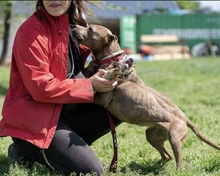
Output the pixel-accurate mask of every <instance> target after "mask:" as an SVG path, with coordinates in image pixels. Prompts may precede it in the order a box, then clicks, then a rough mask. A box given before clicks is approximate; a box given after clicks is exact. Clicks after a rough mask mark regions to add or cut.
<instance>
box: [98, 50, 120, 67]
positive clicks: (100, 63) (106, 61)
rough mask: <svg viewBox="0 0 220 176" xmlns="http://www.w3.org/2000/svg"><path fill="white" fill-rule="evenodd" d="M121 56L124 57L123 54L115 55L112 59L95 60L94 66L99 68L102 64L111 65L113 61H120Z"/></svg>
mask: <svg viewBox="0 0 220 176" xmlns="http://www.w3.org/2000/svg"><path fill="white" fill-rule="evenodd" d="M123 56H124V55H123V53H120V54H119V55H116V56H114V57H110V58H108V59H104V60H95V64H96V65H98V66H100V65H103V64H106V63H111V62H114V61H117V60H122V59H123Z"/></svg>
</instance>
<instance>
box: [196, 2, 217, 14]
mask: <svg viewBox="0 0 220 176" xmlns="http://www.w3.org/2000/svg"><path fill="white" fill-rule="evenodd" d="M199 2H200V5H201V7H210V8H211V9H213V10H215V11H219V12H220V1H199Z"/></svg>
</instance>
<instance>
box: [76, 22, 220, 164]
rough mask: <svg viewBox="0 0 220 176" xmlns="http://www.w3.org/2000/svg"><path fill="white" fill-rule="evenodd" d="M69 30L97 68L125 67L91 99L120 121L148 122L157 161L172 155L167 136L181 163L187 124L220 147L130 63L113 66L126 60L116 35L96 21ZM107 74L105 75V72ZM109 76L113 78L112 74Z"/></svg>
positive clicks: (117, 69) (209, 142)
mask: <svg viewBox="0 0 220 176" xmlns="http://www.w3.org/2000/svg"><path fill="white" fill-rule="evenodd" d="M73 33H74V34H75V35H76V37H77V38H78V40H79V41H80V43H81V44H83V45H85V46H87V47H89V48H90V49H91V51H92V52H93V54H94V56H95V59H96V63H97V64H98V67H99V68H106V67H107V66H109V65H110V68H111V69H116V71H115V70H114V71H112V73H113V74H116V72H117V73H123V72H124V71H123V69H124V70H126V71H125V72H126V73H129V74H127V75H126V74H124V75H126V78H124V79H121V80H119V84H118V86H117V87H116V88H115V89H114V90H113V91H111V92H108V93H96V95H95V103H96V104H99V105H102V106H104V107H105V108H107V109H108V110H109V111H110V112H111V113H112V114H113V115H114V116H115V117H117V118H118V119H120V120H121V121H123V122H127V123H131V124H136V125H140V126H149V128H148V129H147V130H146V138H147V140H148V142H149V143H150V144H151V145H152V146H153V147H154V148H155V149H157V150H158V151H159V153H160V155H161V160H160V161H159V162H160V163H161V162H167V161H169V160H170V159H172V157H171V155H170V154H169V152H168V151H167V150H166V148H165V146H164V142H165V141H166V140H167V139H168V140H169V142H170V144H171V146H172V150H173V153H174V156H175V159H176V165H177V167H178V168H182V167H183V164H182V156H181V148H182V142H183V140H184V139H185V138H186V137H187V134H188V127H189V128H191V129H192V131H193V132H194V133H195V134H196V135H197V136H198V137H199V138H200V139H201V140H202V141H204V142H206V143H207V144H209V145H211V146H212V147H214V148H217V149H220V146H218V145H216V144H215V143H213V142H212V141H210V140H209V139H207V138H206V137H205V136H203V134H201V133H200V131H199V130H198V129H197V128H196V127H195V126H194V124H193V123H192V122H191V121H190V120H189V119H188V118H187V117H186V116H185V114H184V113H183V112H182V111H181V110H180V108H178V107H177V106H176V105H175V104H174V103H173V102H172V101H171V100H169V99H168V98H167V97H166V96H164V95H163V94H162V93H160V92H158V91H157V90H155V89H153V88H150V87H148V86H146V85H145V84H144V82H143V81H142V80H141V79H140V78H139V77H138V76H137V75H136V72H135V70H134V69H133V68H132V67H130V66H131V65H132V64H128V65H129V67H127V66H126V67H124V66H123V67H118V66H117V64H118V65H123V64H125V63H128V62H129V60H126V59H123V57H121V54H122V51H121V48H120V46H119V44H118V41H117V37H116V36H115V35H113V34H112V33H111V31H110V30H108V29H107V28H105V27H103V26H99V25H91V26H90V27H89V28H84V27H79V26H76V27H75V28H74V29H73ZM120 58H122V59H120ZM115 60H119V61H116V63H117V64H115V65H116V66H114V64H113V65H112V64H111V63H112V62H114V61H115ZM130 62H131V60H130ZM125 68H126V69H125ZM108 69H109V67H108ZM111 69H110V70H111ZM121 69H122V70H121ZM119 70H120V71H121V72H119ZM112 73H110V76H112ZM122 75H123V74H122ZM107 77H108V78H109V76H107ZM111 78H114V76H113V77H111ZM128 109H129V113H128Z"/></svg>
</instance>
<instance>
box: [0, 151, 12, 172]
mask: <svg viewBox="0 0 220 176" xmlns="http://www.w3.org/2000/svg"><path fill="white" fill-rule="evenodd" d="M10 164H11V162H10V161H9V159H8V157H7V156H5V155H2V154H0V166H1V167H0V173H1V174H2V175H7V174H8V172H9V167H10Z"/></svg>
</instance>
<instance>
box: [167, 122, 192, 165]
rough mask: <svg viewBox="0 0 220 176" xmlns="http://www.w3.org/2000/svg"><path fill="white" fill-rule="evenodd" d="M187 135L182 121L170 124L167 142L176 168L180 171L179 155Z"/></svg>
mask: <svg viewBox="0 0 220 176" xmlns="http://www.w3.org/2000/svg"><path fill="white" fill-rule="evenodd" d="M187 134H188V127H187V125H186V123H185V122H184V121H182V120H179V119H178V120H175V121H174V122H172V123H171V125H170V130H169V141H170V144H171V147H172V149H173V153H174V156H175V159H176V166H177V168H180V169H181V168H183V163H182V155H181V153H182V152H181V150H182V142H183V140H184V139H185V138H186V137H187Z"/></svg>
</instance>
